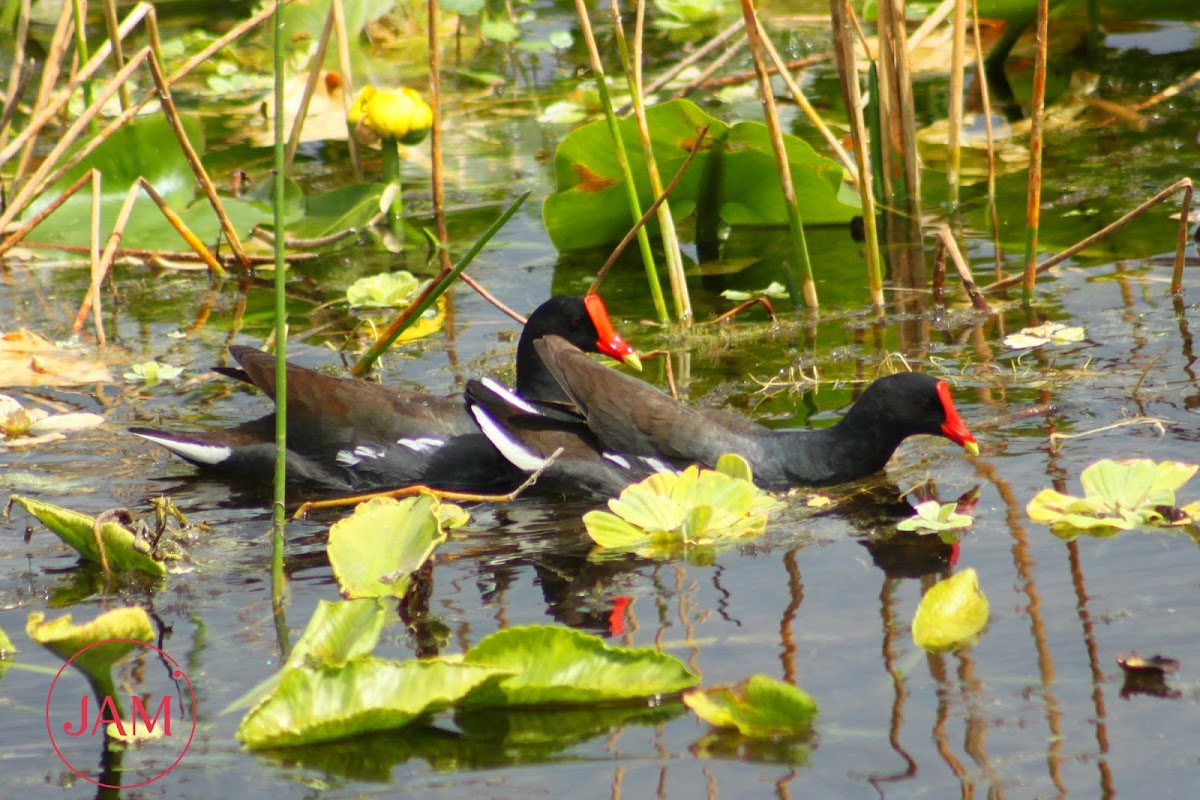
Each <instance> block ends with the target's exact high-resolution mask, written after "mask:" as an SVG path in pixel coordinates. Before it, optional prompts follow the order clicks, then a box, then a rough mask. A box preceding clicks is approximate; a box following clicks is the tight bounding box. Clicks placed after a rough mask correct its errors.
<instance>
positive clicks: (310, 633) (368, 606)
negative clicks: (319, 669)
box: [288, 598, 387, 667]
mask: <svg viewBox="0 0 1200 800" xmlns="http://www.w3.org/2000/svg"><path fill="white" fill-rule="evenodd" d="M386 621H387V612H386V610H385V609H384V607H383V605H382V604H381V603H380V601H379V600H377V599H374V598H364V599H362V600H343V601H341V602H337V603H331V602H329V601H328V600H322V601H320V602H319V603H317V610H316V611H314V612H313V615H312V618H311V619H310V620H309V621H308V627H306V628H305V629H304V634H303V635H302V636H301V637H300V641H298V642H296V646H295V647H293V648H292V652H291V654H290V655H289V656H288V663H289V664H291V665H292V666H300V665H302V664H305V663H309V662H318V663H320V664H323V665H325V666H328V667H340V666H344V665H345V664H346V663H347V662H349V661H354V660H355V659H360V658H366V657H367V656H369V655H371V653H372V652H373V651H374V650H375V645H376V644H378V643H379V634H380V633H382V632H383V625H384V622H386Z"/></svg>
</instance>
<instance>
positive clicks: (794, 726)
mask: <svg viewBox="0 0 1200 800" xmlns="http://www.w3.org/2000/svg"><path fill="white" fill-rule="evenodd" d="M683 702H684V703H685V704H686V705H687V707H688V708H690V709H691V710H692V711H693V712H694V713H695V714H696V716H698V717H700V719H702V720H704V721H705V722H707V723H708V724H710V725H713V726H715V727H718V728H736V729H737V730H738V732H739V733H741V734H742V735H743V736H751V737H774V736H796V735H800V734H804V733H807V732H808V731H809V730H810V729H811V726H812V721H813V718H814V717H816V715H817V711H818V708H817V704H816V702H814V701H813V699H812V698H811V697H809V696H808V694H807V693H806V692H804V691H803V690H802V689H798V688H796V687H795V686H792V685H791V684H790V683H784V682H782V681H777V680H775V679H774V678H771V677H768V676H766V675H751V676H750V677H749V678H747V679H746V680H744V681H742V682H740V683H738V684H737V685H735V686H716V687H713V688H712V689H703V690H701V689H697V690H694V691H691V692H688V693H687V694H685V695H684V696H683Z"/></svg>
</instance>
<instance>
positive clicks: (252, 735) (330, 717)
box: [236, 658, 505, 748]
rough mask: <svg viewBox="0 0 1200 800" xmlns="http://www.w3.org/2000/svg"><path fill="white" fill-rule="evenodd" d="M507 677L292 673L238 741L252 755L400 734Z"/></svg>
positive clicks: (356, 664)
mask: <svg viewBox="0 0 1200 800" xmlns="http://www.w3.org/2000/svg"><path fill="white" fill-rule="evenodd" d="M503 674H505V671H504V670H503V669H501V668H497V667H491V666H483V665H478V664H452V663H447V662H445V661H437V660H431V661H408V662H405V663H402V664H401V663H397V662H394V661H384V660H381V659H375V658H368V659H362V660H359V661H351V662H349V663H347V664H346V665H345V666H342V667H323V666H319V667H310V666H304V667H292V668H289V669H286V670H284V673H283V677H282V678H280V680H279V686H278V687H277V688H276V689H275V691H274V692H272V693H271V695H270V696H269V697H267V698H266V699H264V700H263V701H262V702H260V703H259V704H258V705H256V706H255V707H254V708H252V709H251V710H250V712H249V713H248V714H246V716H245V717H244V718H243V719H242V722H241V724H240V725H239V726H238V729H237V734H236V735H237V738H238V741H240V742H242V743H243V744H245V745H246V746H247V747H250V748H259V747H284V746H291V745H303V744H313V743H316V742H325V741H330V740H333V739H341V738H344V737H347V736H357V735H359V734H363V733H370V732H371V731H381V730H390V729H393V728H400V727H403V726H404V725H407V724H409V723H411V722H413V721H414V720H417V719H419V718H421V717H422V716H424V715H426V714H431V713H434V712H436V711H440V710H441V709H444V708H447V707H449V706H451V705H453V704H454V703H455V702H457V701H459V700H461V699H462V698H463V697H465V696H466V695H467V694H469V693H470V692H471V691H472V690H474V689H476V688H477V687H479V686H480V685H482V684H484V683H485V682H487V681H489V680H491V679H493V678H495V677H497V676H500V675H503Z"/></svg>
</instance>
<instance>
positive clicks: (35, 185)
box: [0, 47, 150, 230]
mask: <svg viewBox="0 0 1200 800" xmlns="http://www.w3.org/2000/svg"><path fill="white" fill-rule="evenodd" d="M149 55H150V48H149V47H143V48H142V49H141V50H139V51H138V52H137V54H136V55H135V56H134V57H133V58H131V59H130V60H129V63H128V64H126V65H125V68H124V69H122V70H121V71H120V72H118V73H117V74H116V75H114V76H113V78H112V80H110V81H109V82H108V83H107V84H106V85H105V87H104V89H102V90H101V91H100V95H99V97H97V98H96V100H95V101H94V102H93V103H92V105H91V106H89V107H88V108H87V109H85V110H84V112H83V113H82V114H80V115H79V117H78V118H76V119H75V120H74V121H73V122H72V123H71V125H70V126H68V128H67V129H66V131H64V132H63V134H62V136H61V138H60V139H59V141H58V143H57V144H55V145H54V147H53V148H51V150H50V152H49V153H48V154H46V157H45V158H44V159H43V161H42V163H41V164H40V165H39V166H38V168H37V169H36V170H34V172H33V174H32V175H30V176H29V178H28V179H27V180H26V181H25V184H24V185H23V186H22V187H21V189H20V190H19V191H18V192H17V194H16V196H15V197H13V198H12V200H11V201H10V202H9V204H8V208H6V209H4V212H3V213H0V230H4V229H6V228H7V227H8V226H9V224H10V223H11V222H12V221H13V220H14V219H16V217H17V215H18V214H20V213H21V212H22V211H24V210H25V208H26V207H27V206H28V205H29V203H30V202H32V200H33V198H34V197H36V196H37V195H39V194H40V193H41V192H42V191H43V186H44V184H43V179H44V178H45V177H46V174H47V173H48V172H49V171H50V170H51V168H52V167H53V166H54V165H55V163H56V162H57V161H58V160H59V159H60V158H62V156H63V153H65V152H66V151H67V149H68V148H70V147H71V145H72V144H74V142H75V140H76V139H77V138H78V137H79V135H80V133H82V132H83V129H84V128H85V127H87V125H88V123H89V122H91V120H92V119H93V118H94V117H95V116H96V115H97V114H99V113H100V109H101V108H102V107H103V106H104V104H105V103H107V102H108V99H109V98H110V97H112V96H113V95H114V94H116V92H117V87H118V86H120V85H121V83H123V82H124V81H125V80H127V79H128V78H129V76H130V75H131V74H133V71H134V70H135V69H137V68H138V67H140V66H141V65H142V62H144V61H146V59H147V57H148V56H149ZM19 139H20V137H17V139H14V140H13V142H12V144H11V145H9V147H10V148H11V147H12V146H13V145H16V144H17V141H18V140H19ZM28 141H29V142H30V143H31V144H32V142H33V140H32V139H29V140H28Z"/></svg>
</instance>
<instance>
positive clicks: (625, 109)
mask: <svg viewBox="0 0 1200 800" xmlns="http://www.w3.org/2000/svg"><path fill="white" fill-rule="evenodd" d="M744 24H745V23H743V22H742V20H740V19H739V20H738V21H737V22H735V23H733V24H732V25H730V26H729V27H728V28H726V29H725V30H723V31H721V32H720V33H718V34H717V35H716V36H714V37H712V38H711V39H709V40H708V41H707V42H705V43H704V44H703V45H701V46H700V47H697V48H696V49H695V50H693V51H692V52H690V53H688V54H687V55H686V56H684V57H683V58H681V59H680V60H679V61H676V62H675V63H674V64H673V65H672V66H671V67H670V68H669V69H668V70H667V71H665V72H663V73H662V74H661V75H659V76H658V77H657V78H655V79H654V80H652V81H650V83H649V84H647V85H646V88H645V90H644V91H645V93H646V94H651V93H653V92H657V91H658V90H659V89H661V88H662V87H664V86H666V85H667V84H668V83H670V82H671V81H672V80H674V79H675V77H676V76H677V75H679V74H680V73H681V72H683V71H684V70H685V69H687V68H688V67H690V66H692V65H693V64H696V63H698V62H700V61H703V60H704V59H706V58H708V56H709V54H710V53H712V52H713V51H714V50H717V49H718V48H721V47H724V46H725V45H726V44H728V43H729V41H730V40H731V39H733V37H734V36H736V35H737V34H738V33H739V32H740V31H741V30H742V25H744ZM740 44H741V41H740V40H738V41H737V42H735V43H734V44H733V45H731V46H730V48H729V49H727V50H726V51H725V53H722V54H721V56H719V57H718V58H717V59H716V60H717V61H721V60H722V59H725V58H727V56H728V55H729V53H730V52H737V48H738V47H739V46H740ZM705 72H709V70H708V69H705ZM709 74H711V73H709ZM675 96H676V97H682V96H683V95H682V94H679V93H678V92H677V93H676V94H675ZM630 109H631V105H630V104H629V103H626V104H625V105H623V106H621V107H620V108H618V109H617V115H618V116H624V115H625V114H628V113H629V111H630Z"/></svg>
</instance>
